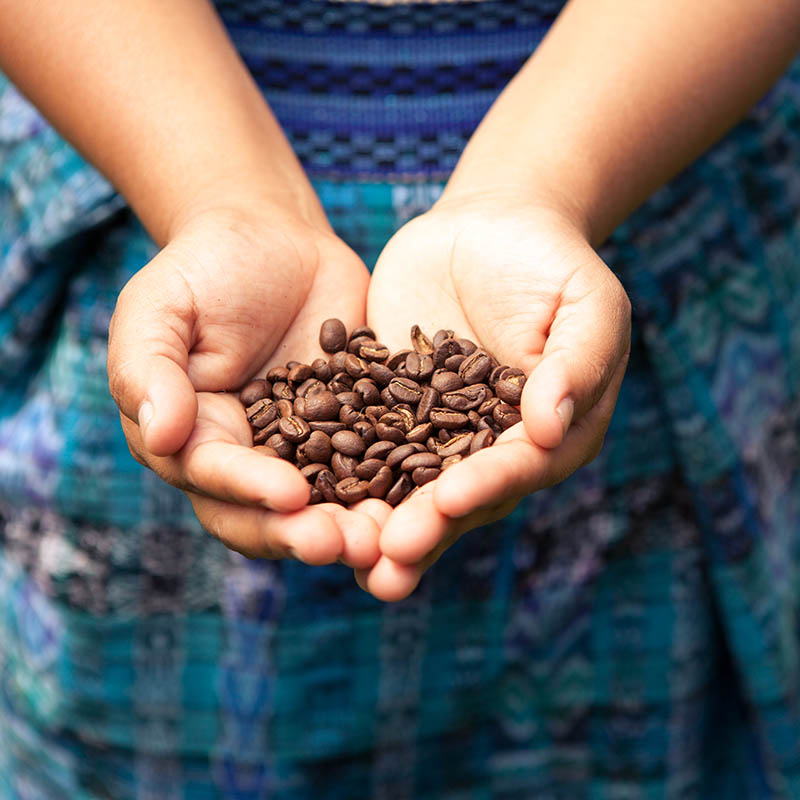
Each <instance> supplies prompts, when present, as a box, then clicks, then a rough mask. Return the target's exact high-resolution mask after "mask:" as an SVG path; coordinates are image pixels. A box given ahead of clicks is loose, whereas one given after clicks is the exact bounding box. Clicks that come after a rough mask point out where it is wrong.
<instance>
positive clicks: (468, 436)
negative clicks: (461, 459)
mask: <svg viewBox="0 0 800 800" xmlns="http://www.w3.org/2000/svg"><path fill="white" fill-rule="evenodd" d="M474 438H475V434H474V433H460V434H458V435H457V436H451V437H450V439H448V440H447V441H446V442H444V443H443V444H440V445H439V450H438V453H439V455H440V456H441V457H442V458H447V457H448V456H465V455H467V453H469V448H470V445H471V444H472V440H473V439H474Z"/></svg>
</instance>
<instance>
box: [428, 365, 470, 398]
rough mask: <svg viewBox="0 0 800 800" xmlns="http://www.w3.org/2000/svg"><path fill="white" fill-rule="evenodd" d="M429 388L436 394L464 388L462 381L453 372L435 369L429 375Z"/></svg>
mask: <svg viewBox="0 0 800 800" xmlns="http://www.w3.org/2000/svg"><path fill="white" fill-rule="evenodd" d="M431 386H432V387H433V388H434V389H436V391H437V392H442V393H444V392H454V391H456V390H457V389H461V388H462V387H463V386H464V381H463V380H461V378H460V377H459V376H458V374H457V373H455V372H450V371H449V370H446V369H437V370H435V371H434V373H433V375H431Z"/></svg>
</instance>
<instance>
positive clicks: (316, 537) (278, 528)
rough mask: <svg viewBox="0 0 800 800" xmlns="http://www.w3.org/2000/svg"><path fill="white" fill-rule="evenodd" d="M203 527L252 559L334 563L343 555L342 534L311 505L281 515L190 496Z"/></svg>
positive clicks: (228, 545) (315, 563)
mask: <svg viewBox="0 0 800 800" xmlns="http://www.w3.org/2000/svg"><path fill="white" fill-rule="evenodd" d="M189 499H190V500H191V502H192V506H193V507H194V511H195V514H196V515H197V519H198V520H199V521H200V524H201V525H202V526H203V527H204V528H205V529H206V530H207V531H208V532H209V533H211V534H212V535H213V536H215V537H216V538H217V539H219V540H220V541H221V542H222V543H223V544H224V545H225V546H226V547H228V548H230V549H231V550H236V551H237V552H239V553H242V555H245V556H247V557H248V558H289V557H292V558H296V559H298V560H299V561H303V562H304V563H306V564H313V565H319V564H332V563H334V562H335V561H336V560H337V559H338V558H339V557H340V556H341V554H342V550H343V546H344V545H343V541H342V534H341V531H340V530H339V528H338V526H337V524H336V521H335V520H334V519H333V517H332V516H331V515H330V514H327V513H325V511H323V510H321V509H318V508H315V507H314V506H309V507H307V508H304V509H302V510H301V511H295V512H292V513H289V514H280V513H277V512H274V511H266V510H264V509H260V508H252V507H246V506H238V505H235V504H232V503H225V502H223V501H220V500H215V499H213V498H210V497H204V496H202V495H197V494H192V493H189Z"/></svg>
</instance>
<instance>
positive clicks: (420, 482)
mask: <svg viewBox="0 0 800 800" xmlns="http://www.w3.org/2000/svg"><path fill="white" fill-rule="evenodd" d="M429 455H433V453H430V454H429ZM440 473H441V469H439V467H417V468H416V469H415V470H413V471H412V473H411V480H412V481H414V483H415V484H416V485H417V486H424V485H425V484H426V483H430V482H431V481H434V480H436V479H437V478H438V477H439V474H440Z"/></svg>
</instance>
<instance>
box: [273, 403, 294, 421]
mask: <svg viewBox="0 0 800 800" xmlns="http://www.w3.org/2000/svg"><path fill="white" fill-rule="evenodd" d="M275 407H276V408H277V409H278V416H279V417H280V418H281V419H283V418H284V417H291V416H292V414H294V402H293V401H292V400H286V399H285V398H284V399H283V400H278V402H277V403H275Z"/></svg>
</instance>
